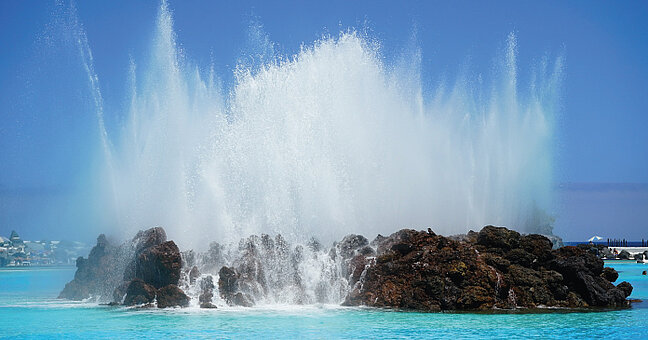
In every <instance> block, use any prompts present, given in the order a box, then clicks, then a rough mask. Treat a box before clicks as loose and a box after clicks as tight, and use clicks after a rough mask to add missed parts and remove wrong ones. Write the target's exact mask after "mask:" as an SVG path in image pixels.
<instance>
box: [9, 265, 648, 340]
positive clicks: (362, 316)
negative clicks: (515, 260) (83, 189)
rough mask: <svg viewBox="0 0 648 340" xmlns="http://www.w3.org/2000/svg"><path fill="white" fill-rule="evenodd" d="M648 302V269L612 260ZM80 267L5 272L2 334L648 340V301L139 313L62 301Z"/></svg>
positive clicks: (621, 277)
mask: <svg viewBox="0 0 648 340" xmlns="http://www.w3.org/2000/svg"><path fill="white" fill-rule="evenodd" d="M608 265H610V266H612V267H614V268H615V269H617V271H619V274H620V277H619V280H626V281H630V282H631V283H632V284H633V286H634V287H635V288H634V291H633V294H632V296H631V297H632V298H639V299H646V300H648V277H647V276H642V275H641V272H642V271H643V270H648V265H642V264H636V263H632V262H630V261H625V262H624V261H615V262H611V263H608ZM73 275H74V268H70V267H68V268H42V269H38V268H31V269H13V270H8V269H3V270H0V330H1V331H0V337H2V336H6V337H17V338H84V339H87V338H119V339H125V338H231V339H234V338H266V339H274V338H314V339H331V338H430V337H434V338H461V339H463V338H529V337H532V338H543V339H546V338H561V339H562V338H617V339H646V338H648V303H639V304H635V305H634V307H633V308H631V309H627V310H620V311H607V312H564V311H563V312H561V311H558V312H556V311H551V312H547V313H541V314H529V313H522V312H517V313H503V314H476V313H405V312H392V311H382V310H372V309H362V308H343V307H338V306H308V307H295V306H272V307H255V308H251V309H244V308H231V309H228V308H221V309H217V310H200V309H175V310H136V309H126V308H121V307H106V306H97V305H95V304H89V303H76V302H69V301H61V300H57V299H55V297H56V295H57V294H58V292H59V291H60V289H61V288H62V287H63V285H64V284H65V282H67V281H69V280H70V279H71V278H72V277H73Z"/></svg>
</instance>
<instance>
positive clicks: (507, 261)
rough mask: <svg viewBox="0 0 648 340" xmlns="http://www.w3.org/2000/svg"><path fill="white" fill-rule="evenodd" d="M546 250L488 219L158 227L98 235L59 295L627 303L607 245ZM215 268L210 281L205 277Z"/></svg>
mask: <svg viewBox="0 0 648 340" xmlns="http://www.w3.org/2000/svg"><path fill="white" fill-rule="evenodd" d="M553 247H554V244H553V243H552V242H551V240H549V239H548V238H546V237H544V236H542V235H535V234H532V235H522V234H520V233H518V232H516V231H513V230H509V229H507V228H503V227H494V226H486V227H484V228H483V229H482V230H481V231H479V232H473V231H471V232H469V233H467V234H465V235H455V236H452V237H444V236H440V235H437V234H435V233H434V232H433V231H432V230H431V229H430V228H428V230H427V231H417V230H411V229H403V230H400V231H398V232H395V233H393V234H391V235H390V236H388V237H385V236H382V235H378V236H377V237H376V238H375V239H374V240H373V241H372V242H369V240H368V239H367V238H365V237H364V236H362V235H355V234H352V235H347V236H346V237H344V238H343V239H342V240H341V241H339V242H336V243H334V244H333V246H332V247H330V248H325V247H323V246H322V245H321V244H320V243H319V242H317V241H316V240H311V241H309V242H307V243H305V244H303V245H297V246H293V245H290V244H289V243H288V242H287V241H286V240H285V239H284V238H283V237H282V236H281V235H276V236H275V237H274V238H272V237H270V236H269V235H265V234H262V235H261V236H255V235H253V236H250V237H249V238H247V239H241V241H240V242H239V243H238V245H237V244H236V243H234V244H228V245H225V246H223V245H220V244H218V243H212V244H211V245H210V247H209V250H208V251H207V252H206V253H194V252H193V251H185V252H184V253H181V252H180V250H179V249H178V246H177V245H176V244H175V243H174V242H173V241H168V240H167V239H166V233H165V232H164V230H163V229H162V228H151V229H148V230H145V231H141V232H139V233H138V234H137V235H136V236H135V237H134V238H133V239H132V240H131V241H130V242H126V243H124V244H122V245H120V246H117V247H116V246H112V245H110V243H109V242H108V241H107V240H106V238H105V236H103V235H101V236H100V237H99V238H98V239H97V245H96V246H95V247H94V248H93V249H92V251H91V253H90V255H89V256H88V259H84V258H79V260H78V261H77V268H78V269H77V272H76V274H75V278H74V280H72V281H71V282H70V283H68V284H67V285H66V287H65V288H64V290H63V291H62V292H61V297H64V298H70V299H86V298H88V297H91V296H101V297H104V298H105V299H107V300H108V301H112V304H122V305H127V306H140V307H154V306H157V307H159V308H167V307H186V306H188V305H189V303H190V298H189V297H188V296H187V295H186V294H185V292H184V291H183V289H185V290H186V291H189V292H195V293H194V294H195V295H196V297H197V299H198V303H199V305H200V307H201V308H216V305H215V304H214V294H218V295H220V298H221V299H222V301H224V302H225V303H226V304H228V305H230V306H244V307H251V306H253V305H255V303H266V302H275V301H276V302H281V303H294V304H302V303H316V302H326V303H330V302H333V301H340V300H342V299H344V302H343V304H344V305H349V306H357V305H365V306H373V307H384V308H396V309H404V310H422V311H440V310H485V309H493V308H504V309H511V308H537V307H544V306H553V307H565V308H586V307H605V308H616V307H626V306H628V300H627V297H628V296H629V295H630V294H631V293H632V286H631V285H630V284H629V283H627V282H621V283H619V284H618V285H616V286H615V285H614V284H613V282H615V281H616V280H617V279H618V273H617V272H616V271H615V270H614V269H612V268H606V267H604V263H603V260H601V259H600V257H601V256H602V252H603V251H604V249H603V248H600V247H592V246H590V245H586V246H578V247H562V248H559V249H552V248H553ZM218 266H219V267H218ZM183 268H184V269H183ZM215 268H219V270H218V278H217V280H218V281H217V282H215V280H216V277H215V275H214V276H212V275H209V274H216V273H215V271H216V269H215ZM216 286H218V292H215V289H216Z"/></svg>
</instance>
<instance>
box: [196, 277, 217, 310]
mask: <svg viewBox="0 0 648 340" xmlns="http://www.w3.org/2000/svg"><path fill="white" fill-rule="evenodd" d="M214 288H215V287H214V279H213V278H212V277H211V275H210V276H207V277H205V278H203V279H202V280H200V296H199V297H198V302H200V308H216V306H215V305H214V304H213V303H212V298H213V297H214Z"/></svg>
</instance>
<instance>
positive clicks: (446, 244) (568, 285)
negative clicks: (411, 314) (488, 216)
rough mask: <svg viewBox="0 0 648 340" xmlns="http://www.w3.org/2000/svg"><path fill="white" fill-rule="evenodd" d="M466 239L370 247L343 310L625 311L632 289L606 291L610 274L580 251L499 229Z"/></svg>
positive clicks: (418, 235)
mask: <svg viewBox="0 0 648 340" xmlns="http://www.w3.org/2000/svg"><path fill="white" fill-rule="evenodd" d="M471 236H472V237H471V238H467V237H461V238H455V239H454V240H453V239H450V238H446V237H443V236H437V235H435V234H434V233H431V232H423V231H415V230H407V229H404V230H401V231H398V232H396V233H394V234H392V235H391V236H389V237H387V238H383V239H381V240H378V241H377V242H376V243H377V245H378V254H377V257H376V258H375V259H371V258H365V261H366V263H367V266H366V268H365V269H364V270H363V273H361V274H360V275H358V274H357V273H355V272H354V273H353V275H352V277H353V278H354V279H355V278H357V279H358V281H357V282H356V283H355V284H354V286H353V289H351V291H350V292H349V294H348V295H347V297H346V299H345V301H344V304H345V305H366V306H375V307H389V308H398V309H414V310H428V311H435V310H455V309H456V310H483V309H491V308H493V307H497V308H518V307H525V308H535V307H542V306H556V307H569V308H578V307H626V306H628V305H629V302H628V300H627V299H626V298H627V297H628V296H629V295H630V293H631V292H632V286H631V285H630V284H629V283H627V282H622V283H620V284H619V285H618V286H615V285H614V284H612V282H614V281H615V280H616V279H617V278H618V274H617V273H616V271H614V269H612V268H605V269H604V268H603V261H602V260H601V259H599V258H598V257H597V256H596V255H594V254H592V253H590V252H588V251H587V250H585V249H581V248H578V247H562V248H559V249H557V250H552V242H551V241H550V240H549V239H547V238H546V237H544V236H541V235H520V234H519V233H518V232H516V231H513V230H509V229H507V228H503V227H493V226H487V227H484V228H483V229H482V230H481V231H480V232H479V233H478V234H477V235H476V236H477V237H476V238H475V237H474V236H475V235H471ZM354 262H356V263H364V262H363V260H362V259H354ZM356 267H357V266H356Z"/></svg>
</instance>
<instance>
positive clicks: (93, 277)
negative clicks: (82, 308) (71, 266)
mask: <svg viewBox="0 0 648 340" xmlns="http://www.w3.org/2000/svg"><path fill="white" fill-rule="evenodd" d="M125 253H126V250H125V249H124V247H115V246H113V245H112V244H110V242H109V241H108V240H107V239H106V236H105V235H103V234H101V235H99V237H98V238H97V244H96V245H95V246H94V247H93V248H92V250H91V251H90V254H89V255H88V258H87V259H85V258H83V257H79V258H78V259H77V261H76V267H77V271H76V273H75V274H74V279H73V280H72V281H70V282H69V283H67V284H66V285H65V288H63V291H61V293H60V294H59V298H64V299H69V300H84V299H88V298H91V297H97V296H104V297H111V296H112V291H113V289H114V288H115V287H116V286H117V285H119V283H120V282H121V275H122V274H121V273H122V272H123V270H124V266H125V264H124V261H123V260H122V258H123V257H124V255H125Z"/></svg>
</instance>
